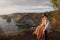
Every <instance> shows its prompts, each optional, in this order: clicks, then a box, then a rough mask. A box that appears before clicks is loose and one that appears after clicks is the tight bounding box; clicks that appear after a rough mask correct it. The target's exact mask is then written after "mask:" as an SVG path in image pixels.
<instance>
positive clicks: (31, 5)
mask: <svg viewBox="0 0 60 40" xmlns="http://www.w3.org/2000/svg"><path fill="white" fill-rule="evenodd" d="M50 1H51V0H0V15H3V14H10V13H15V12H45V11H52V10H54V8H53V7H52V4H51V2H50Z"/></svg>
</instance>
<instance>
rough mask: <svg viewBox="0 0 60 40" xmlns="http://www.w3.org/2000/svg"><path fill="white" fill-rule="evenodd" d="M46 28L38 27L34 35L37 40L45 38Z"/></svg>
mask: <svg viewBox="0 0 60 40" xmlns="http://www.w3.org/2000/svg"><path fill="white" fill-rule="evenodd" d="M43 29H44V26H43V25H39V26H37V27H36V29H35V31H34V32H33V34H35V35H36V36H37V40H43V38H44V31H43Z"/></svg>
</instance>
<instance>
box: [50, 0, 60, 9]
mask: <svg viewBox="0 0 60 40" xmlns="http://www.w3.org/2000/svg"><path fill="white" fill-rule="evenodd" d="M51 2H52V4H53V7H54V8H57V9H60V0H52V1H51Z"/></svg>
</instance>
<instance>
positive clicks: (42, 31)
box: [33, 13, 49, 40]
mask: <svg viewBox="0 0 60 40" xmlns="http://www.w3.org/2000/svg"><path fill="white" fill-rule="evenodd" d="M48 26H49V20H48V16H47V15H46V14H45V13H44V14H43V18H42V23H41V24H40V25H38V26H37V27H36V29H35V31H34V32H33V34H35V35H36V36H37V40H43V39H44V35H45V40H46V37H47V31H48V30H47V29H48V28H49V27H48Z"/></svg>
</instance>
